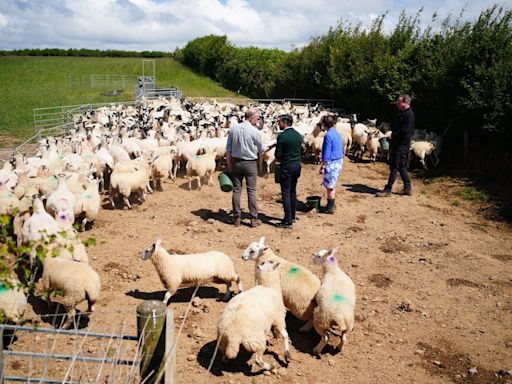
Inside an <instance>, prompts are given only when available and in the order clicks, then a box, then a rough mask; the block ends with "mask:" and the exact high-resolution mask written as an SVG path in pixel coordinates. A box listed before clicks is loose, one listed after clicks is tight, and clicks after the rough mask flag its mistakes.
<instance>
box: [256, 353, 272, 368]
mask: <svg viewBox="0 0 512 384" xmlns="http://www.w3.org/2000/svg"><path fill="white" fill-rule="evenodd" d="M255 355H256V359H255V361H256V364H258V365H259V366H260V367H261V369H263V370H264V371H270V370H272V368H273V366H272V364H269V363H267V362H265V361H263V351H259V352H256V353H255Z"/></svg>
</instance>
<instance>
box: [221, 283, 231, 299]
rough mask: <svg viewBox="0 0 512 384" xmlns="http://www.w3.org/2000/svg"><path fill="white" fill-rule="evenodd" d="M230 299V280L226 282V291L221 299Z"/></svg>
mask: <svg viewBox="0 0 512 384" xmlns="http://www.w3.org/2000/svg"><path fill="white" fill-rule="evenodd" d="M229 299H231V281H229V282H227V283H226V293H225V294H224V296H222V299H221V300H222V301H229Z"/></svg>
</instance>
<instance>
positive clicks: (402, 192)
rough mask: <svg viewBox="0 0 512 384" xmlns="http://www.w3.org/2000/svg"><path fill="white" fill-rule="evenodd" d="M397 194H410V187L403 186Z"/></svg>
mask: <svg viewBox="0 0 512 384" xmlns="http://www.w3.org/2000/svg"><path fill="white" fill-rule="evenodd" d="M398 194H399V195H402V196H412V191H411V188H404V189H402V190H401V191H400V192H398Z"/></svg>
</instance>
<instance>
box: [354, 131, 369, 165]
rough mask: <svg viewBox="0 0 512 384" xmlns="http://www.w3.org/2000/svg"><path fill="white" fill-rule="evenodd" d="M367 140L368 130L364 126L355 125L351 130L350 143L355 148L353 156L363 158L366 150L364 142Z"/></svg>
mask: <svg viewBox="0 0 512 384" xmlns="http://www.w3.org/2000/svg"><path fill="white" fill-rule="evenodd" d="M367 140H368V128H367V127H366V125H364V124H361V123H357V124H356V125H354V128H353V129H352V143H353V145H354V146H355V149H354V156H355V157H359V158H361V159H362V158H363V154H364V151H365V149H366V141H367Z"/></svg>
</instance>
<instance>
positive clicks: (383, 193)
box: [375, 189, 391, 197]
mask: <svg viewBox="0 0 512 384" xmlns="http://www.w3.org/2000/svg"><path fill="white" fill-rule="evenodd" d="M375 196H377V197H389V196H391V191H388V190H386V189H384V190H382V191H379V192H377V193H376V194H375Z"/></svg>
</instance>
